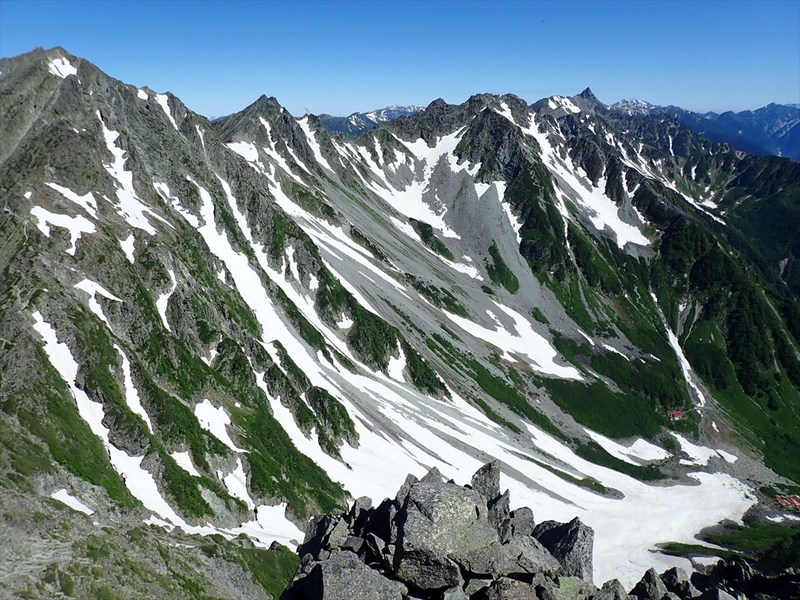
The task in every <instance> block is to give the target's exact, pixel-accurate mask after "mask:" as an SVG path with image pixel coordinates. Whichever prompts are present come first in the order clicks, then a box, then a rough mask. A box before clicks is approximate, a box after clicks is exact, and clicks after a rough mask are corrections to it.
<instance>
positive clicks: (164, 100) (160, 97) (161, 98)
mask: <svg viewBox="0 0 800 600" xmlns="http://www.w3.org/2000/svg"><path fill="white" fill-rule="evenodd" d="M155 96H156V102H158V104H159V106H161V108H162V109H163V110H164V113H165V114H166V115H167V118H168V119H169V122H170V123H172V126H173V127H174V128H175V129H178V124H177V123H176V122H175V119H173V118H172V111H170V109H169V96H167V95H166V94H156V95H155Z"/></svg>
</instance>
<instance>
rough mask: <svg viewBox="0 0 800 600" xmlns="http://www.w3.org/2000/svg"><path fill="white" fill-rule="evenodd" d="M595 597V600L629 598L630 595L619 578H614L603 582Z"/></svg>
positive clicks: (626, 599) (621, 599)
mask: <svg viewBox="0 0 800 600" xmlns="http://www.w3.org/2000/svg"><path fill="white" fill-rule="evenodd" d="M594 598H595V600H628V598H629V596H628V592H626V591H625V588H624V587H623V586H622V584H621V583H620V581H619V579H612V580H610V581H606V582H605V583H604V584H603V587H602V588H601V589H600V591H599V592H598V593H597V594H596V595H595V597H594Z"/></svg>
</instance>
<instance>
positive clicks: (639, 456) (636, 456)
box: [584, 428, 672, 465]
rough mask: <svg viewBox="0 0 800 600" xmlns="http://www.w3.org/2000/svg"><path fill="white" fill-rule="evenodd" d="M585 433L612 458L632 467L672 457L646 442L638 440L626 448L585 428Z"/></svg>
mask: <svg viewBox="0 0 800 600" xmlns="http://www.w3.org/2000/svg"><path fill="white" fill-rule="evenodd" d="M584 431H585V432H586V434H587V435H588V436H589V437H590V438H592V439H593V440H594V441H595V442H597V443H598V444H600V445H601V446H602V447H603V449H604V450H605V451H606V452H608V453H609V454H610V455H611V456H615V457H617V458H619V459H620V460H624V461H625V462H627V463H630V464H632V465H641V464H642V463H645V462H651V461H654V460H663V459H665V458H669V457H670V456H672V455H671V454H670V453H669V452H667V451H666V450H664V449H663V448H659V447H658V446H656V445H655V444H652V443H650V442H648V441H646V440H642V439H638V440H636V441H635V442H633V443H632V444H631V445H630V446H624V445H622V444H620V443H618V442H615V441H614V440H612V439H609V438H607V437H606V436H604V435H601V434H599V433H597V432H596V431H592V430H591V429H586V428H584Z"/></svg>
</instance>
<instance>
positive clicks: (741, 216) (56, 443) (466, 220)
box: [0, 48, 800, 599]
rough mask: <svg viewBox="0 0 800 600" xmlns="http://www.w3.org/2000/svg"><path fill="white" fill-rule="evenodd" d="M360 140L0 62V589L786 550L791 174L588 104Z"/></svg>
mask: <svg viewBox="0 0 800 600" xmlns="http://www.w3.org/2000/svg"><path fill="white" fill-rule="evenodd" d="M265 91H267V92H268V91H269V90H265ZM531 100H533V99H531ZM400 113H405V116H398V115H399V114H400ZM394 117H397V118H394ZM372 123H373V124H374V125H375V126H374V127H371V128H370V129H369V130H368V131H365V132H364V133H362V134H361V135H359V136H358V137H355V138H350V137H347V136H343V135H337V134H332V133H330V132H329V131H328V130H326V128H325V124H324V122H323V121H321V120H320V119H319V118H317V117H316V116H314V115H310V114H309V115H305V116H303V117H299V118H298V117H296V116H294V115H292V114H290V112H289V111H287V110H286V109H285V108H284V107H283V106H281V104H280V102H279V101H278V99H276V98H274V97H270V96H269V95H268V94H265V95H262V96H261V97H259V98H257V99H254V101H253V102H252V103H251V104H250V105H249V106H246V107H244V108H242V110H240V111H239V112H236V113H234V114H231V115H229V116H227V117H224V118H222V119H216V120H213V121H211V120H209V119H208V118H206V117H205V116H203V115H201V114H198V113H197V112H195V111H193V110H192V108H191V107H190V106H187V105H186V104H185V103H184V102H183V101H182V100H181V98H179V97H177V96H175V95H174V94H171V93H169V92H165V91H157V90H154V89H151V88H150V87H147V86H144V85H143V86H142V87H139V86H133V85H130V84H128V83H125V82H123V81H119V80H118V79H115V78H114V77H113V74H107V73H104V72H103V71H102V70H100V69H99V68H97V66H95V65H93V64H92V63H91V62H90V61H88V60H85V59H83V58H81V57H78V56H75V55H73V54H70V53H69V52H68V51H67V50H65V49H62V48H53V49H50V50H44V49H37V50H34V51H32V52H30V53H27V54H24V55H21V56H17V57H13V58H4V59H2V60H0V207H1V210H0V517H2V526H0V556H2V558H1V559H0V596H2V597H12V598H14V597H23V598H53V597H76V598H128V597H133V598H148V597H161V598H187V597H188V598H208V597H211V598H226V599H227V598H273V599H274V598H277V597H279V596H280V595H281V593H282V592H283V590H284V588H285V587H286V585H287V584H288V583H289V582H291V581H292V578H293V576H294V573H295V572H296V570H297V568H298V564H300V560H301V559H300V558H299V557H298V556H297V555H296V554H295V550H296V549H297V548H298V547H301V551H302V554H303V559H302V560H303V562H302V564H300V569H301V570H300V574H301V575H302V577H300V578H299V579H298V580H297V582H296V583H294V584H293V587H292V589H297V590H300V589H301V588H303V586H305V587H306V588H308V589H318V588H319V587H320V586H321V587H322V588H323V590H324V589H325V588H326V587H327V586H328V585H329V584H328V583H326V582H329V581H335V580H337V578H338V580H340V581H341V579H342V577H345V578H349V581H350V582H351V583H352V585H351V589H350V592H349V594H351V595H352V594H356V593H366V592H364V590H379V592H375V593H376V594H377V593H380V594H384V595H392V594H395V595H397V594H402V593H407V594H410V595H411V596H417V597H423V596H426V595H427V596H435V595H437V594H440V595H445V594H449V596H450V597H456V598H457V597H459V595H463V594H466V595H468V596H471V595H475V594H484V595H485V594H492V595H494V596H498V595H502V594H505V595H506V596H513V594H517V595H519V594H522V595H523V596H524V595H525V594H529V595H530V594H531V586H532V589H533V592H535V593H536V594H537V595H538V596H542V597H544V596H548V594H549V592H547V591H546V590H551V592H552V593H553V594H557V592H558V590H562V592H563V593H566V592H564V590H566V589H567V588H568V587H569V586H572V587H570V588H569V589H573V590H578V591H576V592H575V593H581V594H583V593H584V592H582V591H580V590H589V591H588V592H586V593H597V592H596V591H595V590H594V588H593V587H592V586H593V585H599V584H601V583H602V582H603V581H606V580H609V579H612V578H616V579H618V580H619V582H620V584H621V585H622V586H623V587H624V589H625V590H631V589H633V587H634V586H635V585H637V582H639V580H640V579H641V577H642V573H645V572H646V571H647V570H648V569H650V568H653V569H655V571H656V572H657V573H665V572H667V571H668V570H669V569H671V568H682V569H685V570H686V571H687V572H689V571H690V570H692V569H694V568H695V566H694V565H698V564H701V563H702V561H709V560H713V561H715V562H716V561H717V560H718V559H719V558H726V559H731V558H735V557H739V558H746V559H749V560H752V561H755V563H756V564H755V566H757V567H758V568H759V569H761V568H763V569H765V572H766V570H768V569H770V570H771V571H770V572H771V573H773V572H774V573H782V572H783V571H784V570H785V569H786V568H787V567H788V566H790V565H792V564H794V562H793V561H796V558H795V557H796V556H797V555H798V549H797V548H798V546H797V540H798V539H800V538H799V537H798V536H800V532H799V531H798V525H797V523H796V519H797V512H796V511H797V507H798V506H800V498H798V496H797V494H798V493H800V488H798V487H797V486H798V483H799V482H800V461H798V460H797V457H798V451H797V449H798V447H800V350H799V349H800V302H798V296H799V295H800V242H798V232H800V164H798V163H796V162H793V161H791V160H788V159H786V158H781V157H776V156H755V155H750V154H747V153H744V152H741V151H738V150H736V149H734V148H732V147H731V146H729V145H727V144H725V143H720V142H715V141H712V140H709V139H707V138H706V137H703V136H700V135H698V134H697V133H695V132H694V131H693V130H692V129H690V128H687V127H685V126H684V125H682V124H681V122H679V121H676V120H675V119H671V118H668V117H667V116H664V115H662V114H649V113H645V114H639V113H637V112H630V113H629V112H625V111H617V110H611V109H609V107H607V106H606V105H604V104H603V103H602V102H601V101H600V100H599V99H598V98H597V97H596V96H595V95H594V94H593V93H592V91H591V90H590V89H586V90H584V91H583V92H581V93H579V94H576V95H574V96H569V97H568V96H550V97H547V98H542V99H540V100H537V101H535V102H533V103H531V102H530V101H529V100H524V99H522V98H519V97H517V96H514V95H511V94H505V95H495V94H475V95H473V96H471V97H469V98H468V99H466V100H465V101H464V102H461V103H458V104H449V103H448V102H445V101H444V100H441V99H437V100H433V101H432V102H430V104H429V105H428V106H426V107H425V108H424V109H423V110H416V108H410V109H408V110H402V109H400V108H398V107H393V108H392V109H391V110H387V111H383V112H380V113H378V112H376V113H375V114H374V115H373V121H372ZM495 461H496V462H495ZM487 463H488V466H486V467H484V468H482V469H480V470H479V471H478V472H477V473H475V471H476V469H477V468H478V467H479V466H480V465H484V464H487ZM409 473H410V474H411V475H412V477H410V478H408V479H405V477H406V474H409ZM473 473H475V475H474V477H473ZM415 478H417V479H418V480H417V479H415ZM450 479H453V480H455V481H459V482H462V483H463V482H467V481H469V482H470V485H469V487H459V486H455V485H452V484H446V483H444V481H445V480H450ZM398 488H400V492H399V493H398V494H397V495H396V496H393V494H395V491H396V490H397V489H398ZM365 497H369V498H375V499H380V498H385V497H392V498H393V500H391V501H384V502H382V503H380V504H379V505H378V506H374V507H373V506H371V503H370V502H368V501H367V500H366V499H364V498H365ZM354 499H360V500H356V501H355V508H353V509H350V510H349V512H340V513H337V512H336V511H348V508H347V507H348V506H350V505H351V504H352V502H353V500H354ZM526 506H527V507H529V508H524V507H526ZM319 515H328V516H326V517H323V518H322V519H320V518H319V517H318V516H319ZM534 517H535V519H534ZM309 519H314V520H312V521H311V523H312V525H311V529H310V530H309V535H308V538H307V540H306V541H305V543H303V538H304V530H305V529H306V528H307V527H308V523H309ZM576 519H577V520H576ZM591 547H593V548H594V552H593V553H592V554H591V555H590V553H589V548H591ZM709 555H711V558H710V559H709V558H708V556H709ZM726 572H727V571H726ZM708 576H709V577H711V574H708ZM648 577H649V579H647V580H646V581H645V583H644V584H642V585H643V586H644V589H648V590H649V589H654V590H656V591H655V592H653V593H655V594H658V593H660V592H662V591H663V590H662V589H661V587H659V585H658V581H659V580H660V581H661V582H662V583H663V585H664V586H667V590H668V592H667V593H679V594H684V592H673V591H671V590H670V588H669V585H671V584H670V583H668V582H667V579H669V578H666V579H665V577H666V576H665V577H661V576H660V575H659V576H658V578H655V577H653V576H652V574H651V576H648ZM676 577H677V575H676ZM737 577H738V576H737ZM756 579H757V578H756ZM670 581H671V579H670ZM684 583H685V582H684ZM684 583H680V582H679V583H676V584H675V585H676V586H678V587H681V586H684ZM690 583H692V585H694V588H695V589H697V590H699V591H700V592H702V593H705V592H704V590H705V589H706V587H707V586H704V585H700V584H699V583H696V582H695V581H694V580H691V581H690ZM648 586H649V587H648ZM678 587H676V588H675V589H678ZM684 587H686V586H684ZM454 588H455V589H454ZM539 588H541V590H539ZM618 589H621V588H619V586H617V587H614V586H611V591H608V588H607V591H608V593H609V594H616V593H617V590H618ZM681 589H682V588H681ZM732 589H733V588H732ZM737 589H738V588H737ZM742 589H744V588H742ZM404 590H406V591H405V592H404ZM540 592H541V593H540ZM297 593H301V592H297ZM558 593H561V592H558ZM648 593H649V592H648ZM687 593H688V592H687ZM692 593H693V592H692ZM745 593H747V594H748V595H749V594H750V592H745ZM765 593H766V592H765Z"/></svg>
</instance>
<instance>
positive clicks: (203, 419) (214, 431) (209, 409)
mask: <svg viewBox="0 0 800 600" xmlns="http://www.w3.org/2000/svg"><path fill="white" fill-rule="evenodd" d="M194 416H195V417H197V420H198V421H199V422H200V426H201V427H202V428H203V429H205V430H206V431H208V432H209V433H210V434H211V435H213V436H214V437H215V438H217V439H218V440H219V441H220V442H222V443H223V444H225V445H226V446H227V447H228V448H230V449H231V450H233V451H234V452H247V450H242V449H241V448H238V447H237V446H236V444H235V443H234V442H233V440H232V439H231V436H230V434H229V433H228V429H227V428H228V426H229V425H230V424H231V418H230V417H229V416H228V413H226V412H225V409H224V408H222V407H221V406H220V407H216V406H214V405H213V404H211V401H210V400H207V399H206V400H203V401H202V402H198V403H197V404H196V405H195V407H194Z"/></svg>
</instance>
